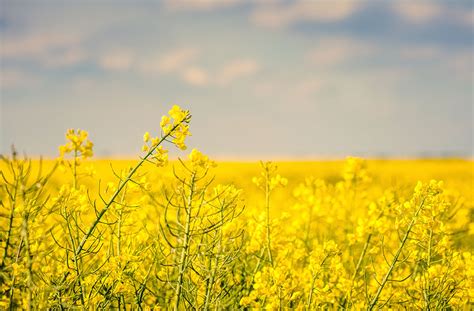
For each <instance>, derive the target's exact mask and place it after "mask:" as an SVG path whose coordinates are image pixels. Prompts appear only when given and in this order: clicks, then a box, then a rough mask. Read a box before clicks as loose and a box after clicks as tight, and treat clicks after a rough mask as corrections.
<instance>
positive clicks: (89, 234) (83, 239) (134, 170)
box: [76, 120, 184, 256]
mask: <svg viewBox="0 0 474 311" xmlns="http://www.w3.org/2000/svg"><path fill="white" fill-rule="evenodd" d="M183 122H184V120H183V121H181V122H180V123H178V124H176V125H175V126H174V127H173V128H172V129H171V130H170V131H169V132H168V134H166V135H164V136H163V137H162V138H161V139H160V140H159V141H158V143H157V144H156V146H154V147H152V148H150V151H148V153H147V154H146V155H145V156H144V157H143V158H142V159H141V160H140V162H138V163H137V165H135V167H134V168H133V169H132V170H131V171H130V172H129V173H128V175H127V177H126V178H125V179H124V180H121V181H120V183H119V186H118V188H117V190H116V191H115V192H114V194H113V195H112V197H111V198H110V199H109V201H108V202H107V203H106V204H105V206H104V208H102V210H100V212H99V213H98V214H97V217H96V219H95V220H94V222H93V223H92V224H91V226H90V227H89V230H87V232H86V233H85V234H84V236H83V238H82V240H81V243H80V244H79V246H78V248H77V250H76V255H78V256H79V255H80V253H81V252H82V250H83V248H84V245H85V244H86V242H87V240H89V238H90V237H91V235H92V233H93V232H94V230H95V228H96V227H97V225H98V224H99V223H100V220H101V219H102V217H103V216H104V214H105V213H106V212H107V211H108V210H109V208H110V206H111V205H112V204H113V203H114V201H115V199H116V198H117V196H118V195H119V194H120V193H121V192H122V190H123V188H124V187H125V186H126V185H127V183H128V182H129V181H130V180H131V179H132V177H133V176H134V175H135V173H136V172H137V170H138V169H139V168H140V167H141V166H142V165H143V163H145V161H147V160H148V158H149V157H150V156H151V155H152V154H153V152H154V151H155V150H156V148H158V146H160V145H161V144H162V143H163V141H165V139H167V138H168V137H169V136H170V135H171V134H172V133H173V132H174V131H175V130H176V128H177V127H178V126H180V125H181V124H182V123H183Z"/></svg>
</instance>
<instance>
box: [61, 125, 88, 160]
mask: <svg viewBox="0 0 474 311" xmlns="http://www.w3.org/2000/svg"><path fill="white" fill-rule="evenodd" d="M88 136H89V133H88V132H87V131H84V130H81V129H78V130H74V129H68V130H67V132H66V140H67V141H68V142H67V143H66V144H64V145H62V146H59V157H60V159H62V158H64V156H66V155H67V154H69V153H73V155H74V156H75V157H81V158H82V159H87V158H90V157H92V156H93V154H94V153H93V151H92V148H93V147H94V144H93V143H92V142H91V141H90V140H88V139H87V137H88Z"/></svg>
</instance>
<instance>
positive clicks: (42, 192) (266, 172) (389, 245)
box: [0, 106, 474, 310]
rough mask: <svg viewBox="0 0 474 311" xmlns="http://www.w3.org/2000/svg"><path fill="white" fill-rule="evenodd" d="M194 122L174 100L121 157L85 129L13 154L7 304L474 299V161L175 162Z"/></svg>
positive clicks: (0, 193) (6, 235) (455, 305)
mask: <svg viewBox="0 0 474 311" xmlns="http://www.w3.org/2000/svg"><path fill="white" fill-rule="evenodd" d="M190 121H191V115H190V113H189V112H188V111H186V110H183V109H181V108H180V107H179V106H173V107H172V108H171V109H170V110H169V112H168V115H165V116H163V117H162V118H161V120H159V121H158V122H157V123H159V131H158V132H157V133H154V132H146V133H145V134H144V135H143V146H142V149H141V153H140V157H139V159H138V161H137V162H136V163H132V162H127V163H126V165H121V164H119V162H113V163H112V164H113V167H112V166H111V165H110V167H109V164H103V162H97V161H93V160H91V158H92V156H93V154H94V152H93V148H94V145H93V143H92V142H91V141H90V140H89V136H88V133H87V132H86V131H84V130H68V131H67V133H66V143H65V144H64V145H63V146H61V147H60V148H59V159H58V160H57V161H41V160H39V161H38V160H30V159H28V158H27V157H20V156H19V155H18V154H17V152H16V151H15V150H13V152H12V155H11V156H2V158H1V164H0V169H1V171H0V224H1V226H0V228H1V229H0V309H6V310H16V309H26V310H46V309H49V310H66V309H78V310H110V309H112V310H160V309H174V310H187V309H194V310H228V309H267V310H293V309H294V310H320V309H324V310H327V309H347V310H361V309H366V310H374V309H384V308H386V309H395V310H398V309H410V310H411V309H424V310H454V309H469V308H472V307H473V299H474V289H473V288H474V269H473V267H474V264H473V256H472V247H473V246H474V245H473V244H472V234H473V232H474V230H472V228H474V225H473V222H472V217H473V216H472V215H474V212H473V211H474V201H473V198H474V197H473V196H474V192H473V190H472V187H471V185H470V183H469V180H471V181H472V173H471V174H470V175H469V174H468V173H460V172H461V171H464V172H468V171H469V170H468V169H466V168H469V167H470V166H472V162H471V161H465V162H462V161H461V162H449V161H444V162H440V163H443V165H446V167H455V168H456V169H457V170H453V171H451V170H450V169H448V168H446V169H445V168H444V166H443V169H441V168H440V167H439V166H438V167H435V166H433V165H432V164H426V163H425V164H423V163H422V162H420V161H418V162H406V163H409V165H410V166H409V172H408V173H407V174H406V176H403V178H402V174H399V173H397V172H396V171H397V170H398V167H400V166H401V165H402V162H399V161H398V162H397V161H392V162H389V163H390V165H388V166H385V167H384V166H383V165H381V163H380V162H377V161H365V160H363V159H359V158H354V157H349V158H347V159H346V161H345V163H344V165H343V167H341V168H339V163H336V164H331V163H329V162H326V163H321V164H317V166H316V167H317V168H318V171H315V173H314V174H315V175H317V176H310V175H311V174H310V173H306V172H307V171H308V172H309V171H310V169H309V168H310V167H313V166H311V165H315V164H309V163H308V164H307V167H305V174H302V173H297V170H296V167H297V166H298V164H296V163H293V164H291V165H292V166H291V167H290V166H289V165H288V164H283V163H282V164H281V165H279V167H280V170H278V169H277V166H276V165H275V164H274V163H271V162H261V163H260V173H258V172H255V170H254V169H253V168H251V169H249V170H247V171H246V170H239V171H238V173H235V168H236V167H237V166H238V164H232V165H230V164H225V165H227V168H226V167H225V165H223V166H224V168H221V165H222V164H219V166H217V165H216V163H215V162H214V161H212V160H211V159H210V158H209V157H208V156H206V155H205V154H203V153H201V152H200V151H199V150H197V149H191V151H190V152H189V153H188V154H187V156H186V157H185V158H183V159H179V160H178V161H173V160H170V158H169V154H171V153H172V151H171V150H170V149H169V148H168V146H175V147H177V148H178V149H179V150H186V149H187V145H186V138H187V137H188V136H190V129H189V123H190ZM157 127H158V126H157ZM422 164H423V165H424V166H423V167H424V168H422ZM120 165H121V167H120V169H116V167H117V166H120ZM285 165H287V166H286V168H285ZM403 165H408V164H403ZM427 165H428V166H427ZM430 165H431V166H430ZM305 166H306V164H305ZM239 167H241V166H239ZM335 167H337V169H336V168H335ZM426 167H428V169H426ZM56 168H60V169H58V170H57V169H56ZM107 171H109V173H107ZM319 171H324V172H327V174H326V175H324V174H322V173H321V174H320V173H318V172H319ZM94 172H95V173H94ZM219 172H223V173H221V174H219ZM455 172H456V173H455ZM280 174H281V175H280ZM463 174H464V175H463ZM255 175H257V176H256V177H253V178H252V176H255ZM282 175H283V176H287V177H288V179H287V178H285V177H282ZM431 175H433V176H435V175H438V176H440V177H442V179H444V181H445V183H443V182H441V181H435V180H430V176H431ZM394 177H396V178H394ZM416 179H420V180H422V181H420V182H418V183H417V182H416Z"/></svg>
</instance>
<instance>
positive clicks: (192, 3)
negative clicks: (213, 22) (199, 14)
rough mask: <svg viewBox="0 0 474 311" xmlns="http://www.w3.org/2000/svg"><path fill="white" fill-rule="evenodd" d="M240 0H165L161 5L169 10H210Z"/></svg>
mask: <svg viewBox="0 0 474 311" xmlns="http://www.w3.org/2000/svg"><path fill="white" fill-rule="evenodd" d="M242 2H244V1H242V0H166V1H164V3H163V5H164V7H165V9H168V10H171V11H177V10H198V11H210V10H215V9H220V8H225V7H230V6H233V5H236V4H238V3H242Z"/></svg>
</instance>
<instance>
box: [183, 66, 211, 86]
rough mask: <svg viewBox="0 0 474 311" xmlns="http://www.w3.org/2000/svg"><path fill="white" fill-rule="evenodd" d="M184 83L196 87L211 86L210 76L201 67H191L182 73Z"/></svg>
mask: <svg viewBox="0 0 474 311" xmlns="http://www.w3.org/2000/svg"><path fill="white" fill-rule="evenodd" d="M180 76H181V78H182V79H183V81H184V82H186V83H188V84H191V85H194V86H206V85H208V84H209V82H210V81H209V80H210V79H209V74H208V73H207V72H206V71H205V70H204V69H203V68H200V67H195V66H193V67H189V68H186V69H184V70H183V71H182V72H181V73H180Z"/></svg>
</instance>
